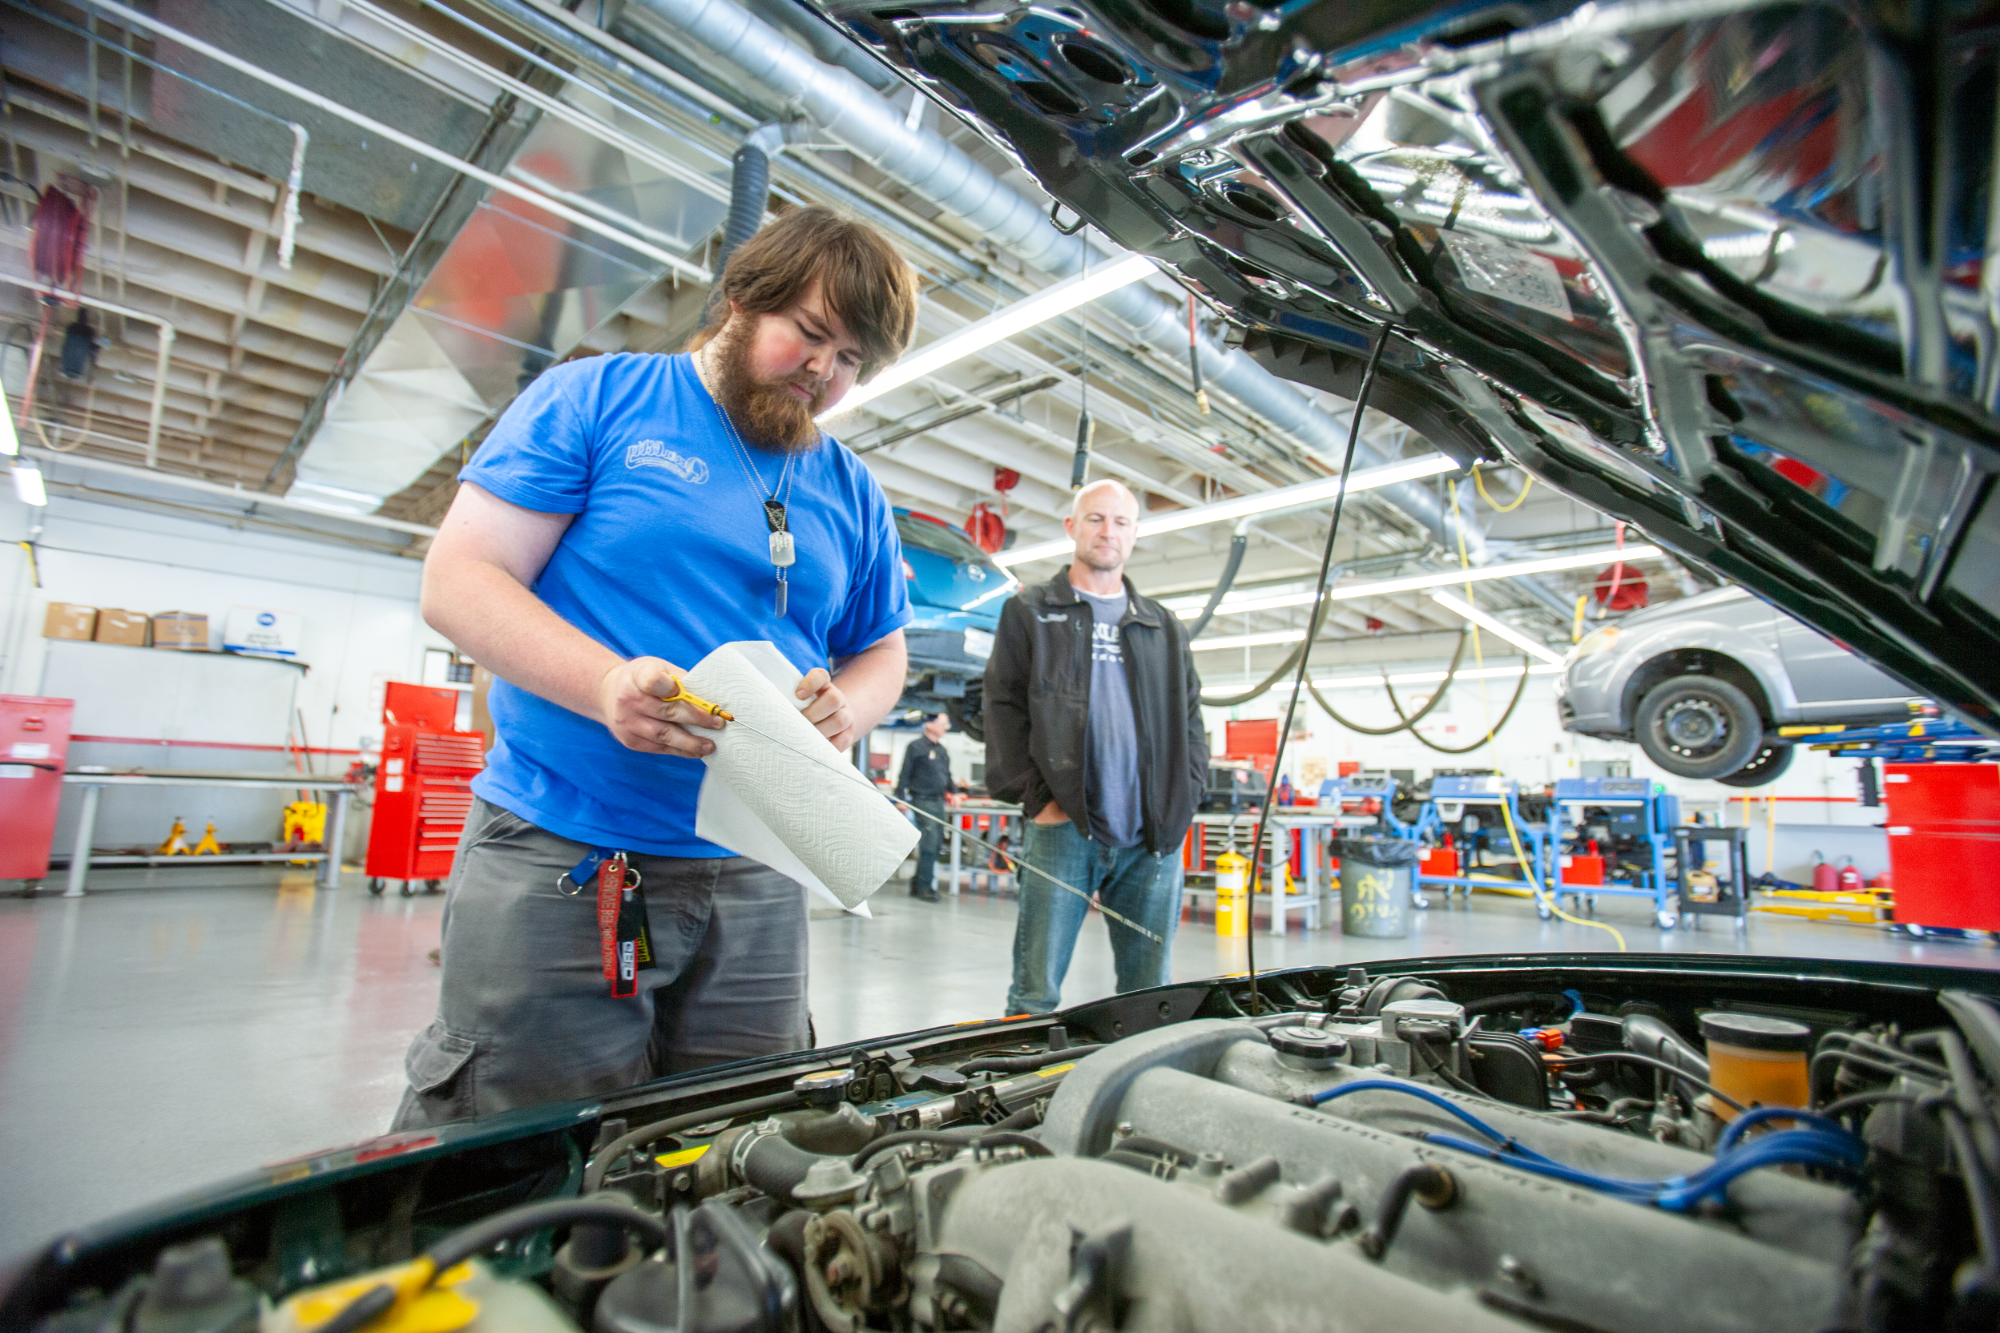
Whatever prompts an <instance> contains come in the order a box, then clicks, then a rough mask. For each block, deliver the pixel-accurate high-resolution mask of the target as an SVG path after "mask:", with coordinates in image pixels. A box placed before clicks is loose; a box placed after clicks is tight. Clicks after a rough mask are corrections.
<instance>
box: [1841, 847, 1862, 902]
mask: <svg viewBox="0 0 2000 1333" xmlns="http://www.w3.org/2000/svg"><path fill="white" fill-rule="evenodd" d="M1840 891H1841V892H1842V893H1859V892H1861V872H1860V871H1859V870H1856V869H1855V868H1854V858H1853V857H1851V856H1850V857H1847V858H1845V859H1844V860H1843V862H1842V864H1841V867H1840Z"/></svg>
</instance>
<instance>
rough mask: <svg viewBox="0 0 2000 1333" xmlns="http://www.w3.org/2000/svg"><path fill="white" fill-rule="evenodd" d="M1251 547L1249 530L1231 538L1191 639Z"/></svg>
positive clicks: (1232, 583) (1205, 625)
mask: <svg viewBox="0 0 2000 1333" xmlns="http://www.w3.org/2000/svg"><path fill="white" fill-rule="evenodd" d="M1196 374H1197V375H1199V374H1200V372H1199V371H1198V370H1197V371H1196ZM1199 384H1200V380H1199V379H1197V380H1196V385H1197V388H1198V386H1199ZM1249 547H1250V534H1249V533H1247V532H1239V533H1237V534H1236V535H1235V536H1234V537H1231V538H1230V539H1229V559H1228V560H1226V561H1225V562H1223V566H1222V577H1221V578H1220V579H1217V580H1216V583H1215V591H1214V592H1212V593H1210V594H1209V595H1208V605H1207V606H1204V607H1203V608H1202V609H1201V614H1200V615H1199V616H1197V617H1196V618H1195V622H1194V624H1192V625H1189V626H1188V632H1187V636H1188V638H1189V639H1190V640H1193V639H1196V638H1199V637H1200V636H1201V632H1202V631H1203V630H1205V629H1207V628H1208V622H1209V621H1211V620H1213V619H1215V608H1216V607H1218V606H1220V605H1221V604H1222V599H1223V598H1224V597H1227V596H1228V595H1229V590H1230V588H1232V587H1234V586H1235V584H1236V571H1237V570H1239V569H1241V568H1243V552H1244V551H1246V550H1248V549H1249Z"/></svg>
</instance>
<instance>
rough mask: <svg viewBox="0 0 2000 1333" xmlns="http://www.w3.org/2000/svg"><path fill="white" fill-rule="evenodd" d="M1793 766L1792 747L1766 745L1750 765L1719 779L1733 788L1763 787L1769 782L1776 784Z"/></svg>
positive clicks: (1752, 758) (1753, 757)
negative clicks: (1779, 776) (1781, 775)
mask: <svg viewBox="0 0 2000 1333" xmlns="http://www.w3.org/2000/svg"><path fill="white" fill-rule="evenodd" d="M1791 766H1792V747H1791V746H1789V745H1772V744H1769V743H1766V744H1765V745H1764V746H1763V747H1762V748H1760V749H1759V750H1758V751H1757V753H1756V754H1755V755H1753V756H1752V757H1751V760H1750V762H1749V763H1747V764H1745V765H1743V767H1741V768H1739V769H1737V770H1736V771H1735V772H1734V773H1731V774H1729V775H1728V776H1727V777H1721V778H1717V779H1716V781H1717V782H1724V783H1727V784H1728V785H1730V786H1732V787H1761V786H1763V785H1764V784H1765V783H1767V782H1776V781H1777V780H1778V775H1779V774H1781V773H1783V772H1784V771H1785V770H1786V769H1788V768H1790V767H1791Z"/></svg>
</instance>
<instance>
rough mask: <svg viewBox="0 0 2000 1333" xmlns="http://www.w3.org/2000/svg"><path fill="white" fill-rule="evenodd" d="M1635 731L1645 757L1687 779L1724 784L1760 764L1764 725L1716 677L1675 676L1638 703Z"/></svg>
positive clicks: (1747, 700) (1742, 695)
mask: <svg viewBox="0 0 2000 1333" xmlns="http://www.w3.org/2000/svg"><path fill="white" fill-rule="evenodd" d="M1633 731H1634V733H1636V735H1637V737H1638V740H1639V748H1640V749H1642V750H1644V751H1645V752H1646V757H1647V758H1648V759H1650V760H1652V761H1653V762H1654V763H1656V764H1658V765H1659V766H1660V767H1661V768H1664V769H1666V770H1667V772H1669V773H1672V774H1675V775H1676V776H1678V777H1683V778H1711V779H1713V778H1721V777H1725V776H1727V775H1729V774H1732V773H1736V772H1739V771H1740V770H1741V769H1742V768H1743V766H1744V765H1745V764H1748V763H1750V762H1751V761H1752V760H1753V759H1755V758H1757V753H1758V749H1759V747H1761V746H1762V745H1763V743H1764V723H1763V721H1762V719H1760V718H1759V717H1758V716H1757V706H1756V705H1755V704H1753V703H1751V702H1750V696H1749V695H1747V694H1745V693H1744V692H1743V691H1742V690H1739V689H1737V688H1736V687H1735V686H1734V685H1731V684H1730V683H1729V682H1728V681H1726V680H1717V679H1716V678H1715V677H1714V676H1675V677H1674V678H1673V679H1672V680H1667V681H1662V682H1661V683H1660V684H1658V685H1655V686H1654V687H1653V688H1652V689H1651V690H1650V691H1648V692H1647V694H1646V697H1645V698H1644V699H1642V700H1640V701H1639V715H1638V717H1637V718H1636V719H1634V726H1633Z"/></svg>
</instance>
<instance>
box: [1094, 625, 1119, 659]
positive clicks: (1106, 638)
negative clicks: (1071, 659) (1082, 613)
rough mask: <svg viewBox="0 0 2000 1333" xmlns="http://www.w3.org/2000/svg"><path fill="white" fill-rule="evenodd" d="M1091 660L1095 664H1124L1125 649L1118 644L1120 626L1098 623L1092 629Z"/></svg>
mask: <svg viewBox="0 0 2000 1333" xmlns="http://www.w3.org/2000/svg"><path fill="white" fill-rule="evenodd" d="M1090 660H1091V661H1093V662H1123V661H1124V660H1125V649H1124V647H1123V646H1122V645H1121V644H1120V643H1119V642H1118V624H1117V622H1116V621H1112V622H1109V623H1106V622H1105V621H1102V620H1100V621H1098V622H1097V623H1096V624H1094V625H1092V626H1091V627H1090Z"/></svg>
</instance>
